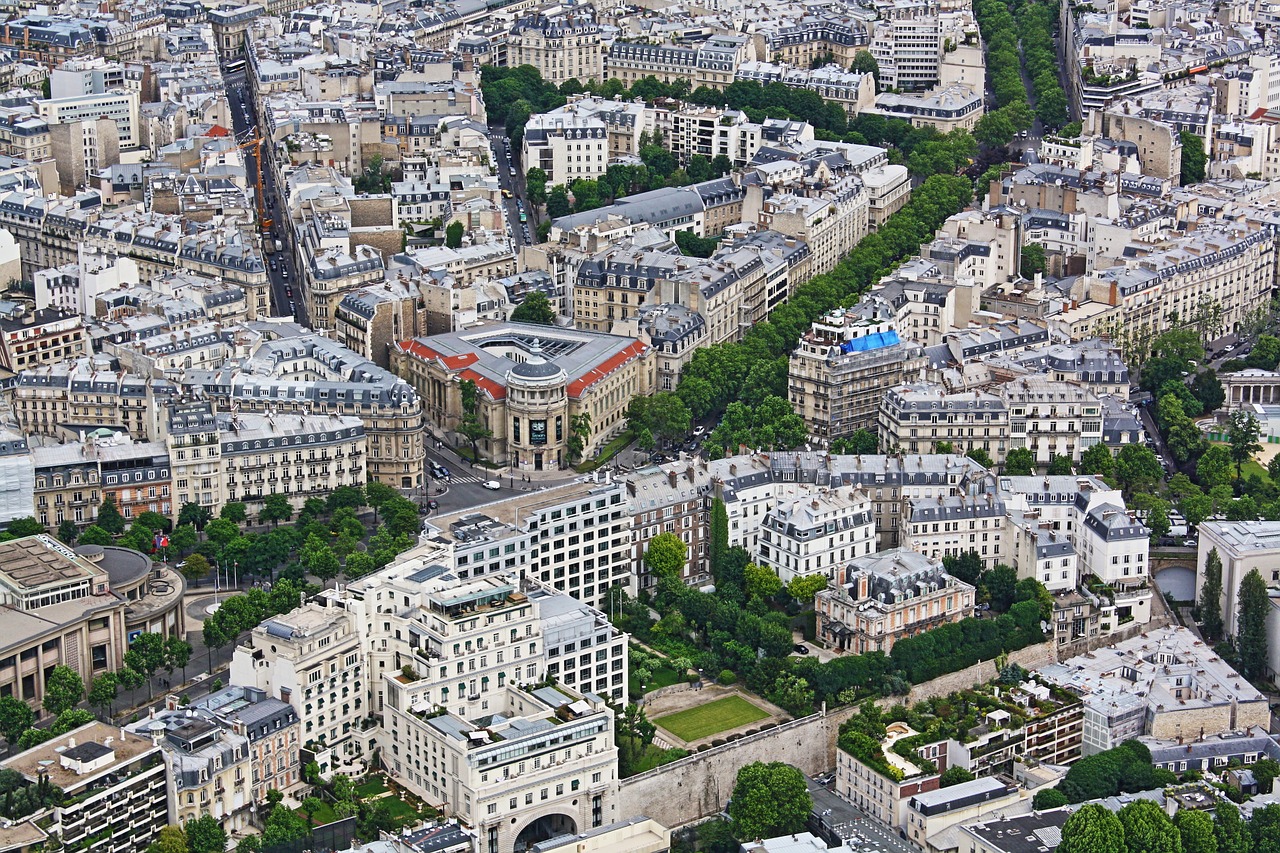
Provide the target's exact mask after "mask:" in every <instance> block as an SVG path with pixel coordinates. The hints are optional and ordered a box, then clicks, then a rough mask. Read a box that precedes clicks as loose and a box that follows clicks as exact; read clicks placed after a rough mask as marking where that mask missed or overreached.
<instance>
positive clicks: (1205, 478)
mask: <svg viewBox="0 0 1280 853" xmlns="http://www.w3.org/2000/svg"><path fill="white" fill-rule="evenodd" d="M1196 477H1197V478H1199V480H1200V485H1201V486H1203V487H1204V488H1205V489H1213V487H1215V486H1225V485H1228V484H1229V483H1230V482H1231V451H1229V450H1228V449H1227V448H1225V447H1223V446H1222V445H1220V444H1212V445H1210V446H1209V448H1208V449H1207V450H1205V452H1204V453H1202V454H1200V458H1199V459H1197V460H1196ZM82 538H83V537H82Z"/></svg>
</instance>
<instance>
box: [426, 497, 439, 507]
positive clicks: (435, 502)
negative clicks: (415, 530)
mask: <svg viewBox="0 0 1280 853" xmlns="http://www.w3.org/2000/svg"><path fill="white" fill-rule="evenodd" d="M439 508H440V501H438V500H436V499H435V498H432V499H431V500H429V501H427V509H439Z"/></svg>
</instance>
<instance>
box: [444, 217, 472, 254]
mask: <svg viewBox="0 0 1280 853" xmlns="http://www.w3.org/2000/svg"><path fill="white" fill-rule="evenodd" d="M466 230H467V229H466V228H464V227H463V225H462V223H461V222H459V221H458V220H456V219H455V220H454V221H453V222H450V223H449V224H448V226H446V227H445V229H444V244H445V245H446V246H448V247H449V248H450V249H460V248H462V235H463V233H465V232H466Z"/></svg>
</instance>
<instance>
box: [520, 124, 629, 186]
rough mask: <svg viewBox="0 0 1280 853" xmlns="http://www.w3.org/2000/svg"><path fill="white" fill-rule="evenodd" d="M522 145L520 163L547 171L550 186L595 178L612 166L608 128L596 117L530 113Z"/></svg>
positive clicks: (527, 167)
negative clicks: (610, 163) (531, 114)
mask: <svg viewBox="0 0 1280 853" xmlns="http://www.w3.org/2000/svg"><path fill="white" fill-rule="evenodd" d="M520 144H521V146H522V148H523V149H524V150H523V156H522V157H521V160H520V162H521V163H523V164H524V167H525V168H526V169H532V168H534V167H537V168H539V169H542V171H544V172H546V173H547V185H548V186H552V185H555V184H562V185H564V186H566V187H567V186H569V184H570V183H572V182H573V181H577V180H595V179H596V178H599V177H600V176H601V175H603V174H604V171H605V169H606V168H607V167H608V165H609V139H608V130H607V129H606V127H605V123H604V122H603V121H601V120H600V119H597V118H594V117H587V116H582V115H579V114H577V113H561V112H557V113H549V114H539V115H534V116H530V117H529V121H528V123H527V124H526V125H525V129H524V139H523V140H522V141H521V143H520Z"/></svg>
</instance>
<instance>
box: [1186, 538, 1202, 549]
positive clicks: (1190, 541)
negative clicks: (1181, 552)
mask: <svg viewBox="0 0 1280 853" xmlns="http://www.w3.org/2000/svg"><path fill="white" fill-rule="evenodd" d="M1199 544H1200V543H1199V542H1197V541H1196V540H1195V539H1187V540H1186V541H1184V542H1183V543H1182V547H1184V548H1194V547H1196V546H1197V545H1199Z"/></svg>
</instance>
